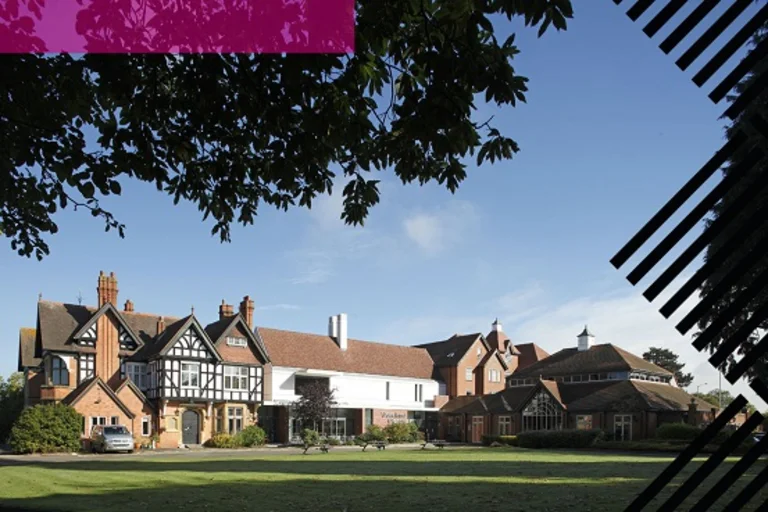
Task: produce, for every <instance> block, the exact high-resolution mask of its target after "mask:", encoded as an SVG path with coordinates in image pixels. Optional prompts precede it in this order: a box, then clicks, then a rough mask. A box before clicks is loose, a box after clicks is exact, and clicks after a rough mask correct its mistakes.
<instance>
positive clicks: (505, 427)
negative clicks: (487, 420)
mask: <svg viewBox="0 0 768 512" xmlns="http://www.w3.org/2000/svg"><path fill="white" fill-rule="evenodd" d="M510 434H512V418H511V417H510V416H499V435H500V436H508V435H510Z"/></svg>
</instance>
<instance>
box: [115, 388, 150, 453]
mask: <svg viewBox="0 0 768 512" xmlns="http://www.w3.org/2000/svg"><path fill="white" fill-rule="evenodd" d="M117 397H118V398H119V399H120V401H121V402H123V404H125V405H126V406H127V407H128V409H130V411H131V412H132V413H133V414H134V415H135V417H134V418H133V420H132V421H131V423H130V425H126V426H127V427H128V428H129V429H130V430H131V433H132V434H133V438H134V439H135V440H136V442H138V443H142V442H148V441H149V440H150V439H151V438H150V437H144V436H142V435H141V423H142V418H143V417H145V416H148V417H149V418H150V422H151V425H152V427H151V429H152V432H154V431H155V429H156V426H155V423H156V421H155V418H154V413H153V411H152V408H151V407H150V406H149V404H147V403H145V402H144V401H143V400H142V399H141V398H139V397H138V396H136V393H135V392H134V391H133V390H132V389H131V388H129V387H128V386H125V387H123V389H121V390H120V393H118V395H117ZM152 432H150V435H151V434H152Z"/></svg>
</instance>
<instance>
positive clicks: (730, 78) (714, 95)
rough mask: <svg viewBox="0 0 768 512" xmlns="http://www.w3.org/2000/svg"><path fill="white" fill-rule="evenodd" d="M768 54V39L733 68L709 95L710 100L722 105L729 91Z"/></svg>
mask: <svg viewBox="0 0 768 512" xmlns="http://www.w3.org/2000/svg"><path fill="white" fill-rule="evenodd" d="M766 53H768V39H766V40H764V41H762V42H761V43H760V44H758V45H757V46H756V47H755V48H753V49H752V51H750V52H749V53H748V54H747V56H746V57H744V59H742V61H741V62H739V64H738V65H737V66H736V67H735V68H733V71H731V72H730V73H728V75H727V76H726V77H725V78H724V79H723V81H722V82H720V83H719V84H718V85H717V87H715V88H714V89H713V90H712V92H711V93H709V99H710V100H712V101H713V102H714V103H715V104H717V103H720V101H722V99H723V98H725V95H726V94H728V91H730V90H731V89H733V88H734V87H736V84H737V83H739V82H740V81H741V80H742V79H743V78H744V77H745V76H746V74H747V73H748V72H749V71H750V70H751V69H752V68H754V67H755V64H757V62H758V61H759V60H760V59H762V58H763V57H764V56H765V54H766Z"/></svg>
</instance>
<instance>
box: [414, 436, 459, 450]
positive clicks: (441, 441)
mask: <svg viewBox="0 0 768 512" xmlns="http://www.w3.org/2000/svg"><path fill="white" fill-rule="evenodd" d="M430 444H431V445H432V446H434V447H435V448H439V449H441V450H442V449H443V448H445V447H446V446H450V445H451V444H452V443H450V442H448V441H446V440H444V439H433V440H432V441H424V442H422V443H421V449H422V450H426V449H427V446H428V445H430Z"/></svg>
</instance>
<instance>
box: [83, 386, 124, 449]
mask: <svg viewBox="0 0 768 512" xmlns="http://www.w3.org/2000/svg"><path fill="white" fill-rule="evenodd" d="M74 409H75V410H76V411H77V412H79V413H80V414H82V415H83V416H84V417H85V432H84V433H83V435H84V437H86V438H87V437H89V436H90V434H91V429H90V426H91V417H94V416H103V417H105V418H106V422H107V425H109V424H110V419H111V418H112V416H117V417H118V424H119V425H125V426H126V427H129V428H130V426H131V424H132V422H131V418H129V417H128V415H126V414H125V412H124V411H123V410H122V409H121V408H120V407H118V405H117V404H116V403H115V402H114V401H113V400H112V398H110V397H109V395H107V393H106V392H105V391H104V390H103V389H101V388H100V387H99V386H98V385H97V386H93V387H92V388H91V389H90V390H89V391H88V392H87V393H86V394H85V395H83V396H82V397H81V398H80V400H78V401H77V403H75V405H74Z"/></svg>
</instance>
